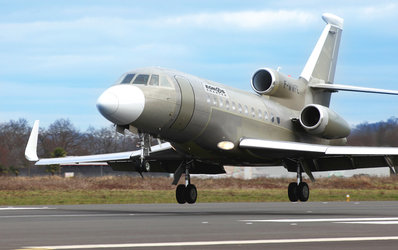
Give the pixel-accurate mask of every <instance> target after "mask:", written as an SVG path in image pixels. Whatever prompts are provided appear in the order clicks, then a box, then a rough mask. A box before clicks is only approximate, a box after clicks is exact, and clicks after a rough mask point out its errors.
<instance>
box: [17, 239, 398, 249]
mask: <svg viewBox="0 0 398 250" xmlns="http://www.w3.org/2000/svg"><path fill="white" fill-rule="evenodd" d="M386 240H398V236H382V237H340V238H309V239H269V240H229V241H228V240H227V241H192V242H159V243H126V244H95V245H94V244H93V245H64V246H33V247H24V249H54V250H55V249H98V248H127V247H129V248H135V247H181V246H217V245H254V244H289V243H319V242H346V241H386Z"/></svg>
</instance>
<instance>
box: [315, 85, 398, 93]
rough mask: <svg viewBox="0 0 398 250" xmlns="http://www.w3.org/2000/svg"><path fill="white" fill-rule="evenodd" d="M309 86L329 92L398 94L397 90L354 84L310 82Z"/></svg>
mask: <svg viewBox="0 0 398 250" xmlns="http://www.w3.org/2000/svg"><path fill="white" fill-rule="evenodd" d="M309 86H310V87H311V88H312V89H319V90H324V91H330V92H335V91H339V90H341V91H353V92H364V93H375V94H387V95H398V91H397V90H387V89H375V88H364V87H356V86H350V85H341V84H326V83H320V84H319V83H318V84H310V85H309Z"/></svg>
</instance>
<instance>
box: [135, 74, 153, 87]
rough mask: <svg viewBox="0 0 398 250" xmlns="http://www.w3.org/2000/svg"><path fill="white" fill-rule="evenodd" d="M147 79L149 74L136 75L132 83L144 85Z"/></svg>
mask: <svg viewBox="0 0 398 250" xmlns="http://www.w3.org/2000/svg"><path fill="white" fill-rule="evenodd" d="M148 79H149V75H138V76H137V77H136V78H135V80H134V82H133V84H144V85H146V84H147V82H148Z"/></svg>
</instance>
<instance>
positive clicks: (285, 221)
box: [239, 217, 398, 223]
mask: <svg viewBox="0 0 398 250" xmlns="http://www.w3.org/2000/svg"><path fill="white" fill-rule="evenodd" d="M239 221H241V222H281V223H300V222H345V221H347V222H349V221H351V222H352V221H398V217H386V218H381V217H378V218H319V219H318V218H317V219H315V218H314V219H280V220H239Z"/></svg>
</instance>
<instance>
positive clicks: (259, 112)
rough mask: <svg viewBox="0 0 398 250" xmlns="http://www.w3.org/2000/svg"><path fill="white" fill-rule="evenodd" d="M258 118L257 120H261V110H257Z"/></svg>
mask: <svg viewBox="0 0 398 250" xmlns="http://www.w3.org/2000/svg"><path fill="white" fill-rule="evenodd" d="M258 118H259V119H262V118H263V114H262V112H261V110H258Z"/></svg>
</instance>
